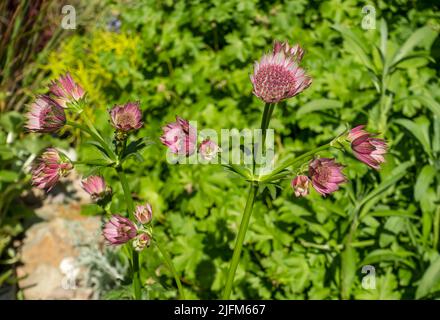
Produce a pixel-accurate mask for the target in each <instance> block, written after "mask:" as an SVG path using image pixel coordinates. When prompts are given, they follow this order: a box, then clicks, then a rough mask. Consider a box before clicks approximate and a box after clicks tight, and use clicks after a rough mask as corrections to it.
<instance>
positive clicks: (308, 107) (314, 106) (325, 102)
mask: <svg viewBox="0 0 440 320" xmlns="http://www.w3.org/2000/svg"><path fill="white" fill-rule="evenodd" d="M342 106H343V103H342V102H341V101H337V100H330V99H318V100H313V101H310V102H308V103H306V104H305V105H303V106H301V107H300V108H299V109H298V111H297V113H296V115H297V116H298V117H300V116H303V115H305V114H307V113H310V112H316V111H321V110H327V109H337V108H342Z"/></svg>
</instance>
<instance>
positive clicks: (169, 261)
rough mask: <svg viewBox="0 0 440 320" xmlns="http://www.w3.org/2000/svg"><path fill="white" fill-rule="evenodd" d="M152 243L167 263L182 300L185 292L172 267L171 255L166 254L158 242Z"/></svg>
mask: <svg viewBox="0 0 440 320" xmlns="http://www.w3.org/2000/svg"><path fill="white" fill-rule="evenodd" d="M153 241H154V240H153ZM154 244H155V245H156V247H157V249H159V251H160V253H161V254H162V257H163V259H164V261H165V263H166V264H167V265H168V269H170V271H171V273H172V274H173V276H174V280H175V281H176V284H177V288H178V290H179V296H180V299H181V300H184V299H185V292H184V291H183V286H182V283H181V282H180V278H179V275H178V274H177V271H176V268H175V267H174V264H173V261H172V260H171V257H170V256H169V255H168V253H167V252H166V250H165V249H164V248H163V247H162V246H161V245H159V242H157V241H154Z"/></svg>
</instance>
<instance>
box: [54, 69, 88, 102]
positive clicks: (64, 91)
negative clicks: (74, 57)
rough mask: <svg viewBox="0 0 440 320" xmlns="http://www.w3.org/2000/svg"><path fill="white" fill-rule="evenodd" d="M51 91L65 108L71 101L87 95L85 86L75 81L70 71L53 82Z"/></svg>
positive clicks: (76, 100)
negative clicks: (82, 86)
mask: <svg viewBox="0 0 440 320" xmlns="http://www.w3.org/2000/svg"><path fill="white" fill-rule="evenodd" d="M50 92H51V93H52V94H53V96H54V99H55V101H57V102H58V103H59V104H60V105H61V106H62V107H63V108H67V107H68V104H70V103H74V102H78V101H80V100H81V99H82V98H83V97H84V95H85V92H84V90H83V88H81V86H80V85H79V84H77V83H76V82H75V81H73V79H72V76H71V75H70V73H69V72H67V73H66V74H65V75H64V76H61V77H60V78H59V79H58V80H57V81H53V82H52V84H51V85H50Z"/></svg>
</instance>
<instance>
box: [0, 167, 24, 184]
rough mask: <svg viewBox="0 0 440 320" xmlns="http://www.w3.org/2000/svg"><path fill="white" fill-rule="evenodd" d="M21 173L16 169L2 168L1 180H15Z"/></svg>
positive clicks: (0, 172)
mask: <svg viewBox="0 0 440 320" xmlns="http://www.w3.org/2000/svg"><path fill="white" fill-rule="evenodd" d="M18 177H19V174H18V173H17V172H14V171H8V170H0V181H4V182H14V181H17V180H18Z"/></svg>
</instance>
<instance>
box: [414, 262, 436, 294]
mask: <svg viewBox="0 0 440 320" xmlns="http://www.w3.org/2000/svg"><path fill="white" fill-rule="evenodd" d="M439 284H440V256H438V257H437V259H436V260H434V261H433V262H432V263H431V265H430V266H429V267H428V269H426V271H425V273H424V274H423V276H422V279H421V280H420V283H419V285H418V286H417V291H416V299H421V298H423V297H425V296H427V295H428V294H429V293H430V292H431V290H432V289H434V288H435V287H436V286H438V285H439Z"/></svg>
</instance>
